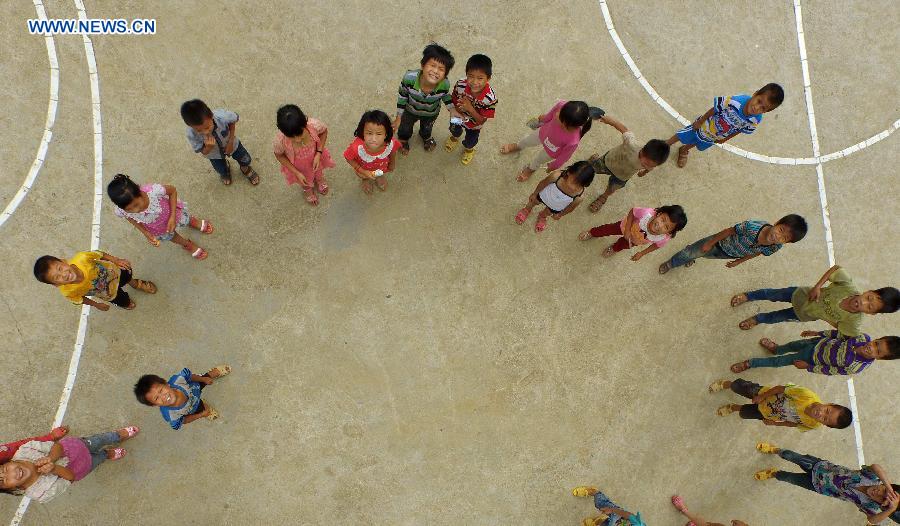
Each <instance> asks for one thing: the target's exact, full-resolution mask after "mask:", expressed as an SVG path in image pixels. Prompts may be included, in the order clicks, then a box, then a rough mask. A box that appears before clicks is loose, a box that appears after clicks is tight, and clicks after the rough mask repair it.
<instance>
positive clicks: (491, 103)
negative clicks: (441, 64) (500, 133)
mask: <svg viewBox="0 0 900 526" xmlns="http://www.w3.org/2000/svg"><path fill="white" fill-rule="evenodd" d="M463 97H465V98H467V99H469V102H471V103H472V106H475V111H477V112H478V114H479V115H481V116H482V117H484V118H485V119H493V118H494V113H495V111H496V107H497V96H496V95H495V94H494V90H493V88H491V85H490V83H488V84H485V85H484V89H483V90H481V94H480V95H475V94H473V93H472V90H470V89H469V81H467V80H466V79H459V80H457V81H456V84H455V85H454V86H453V92H452V93H451V95H450V98H451V100H452V101H453V105H454V106H456V108H457V109H459V107H460V106H459V101H460V99H462V98H463ZM463 126H465V127H466V128H468V129H470V130H480V129H481V127H482V126H484V123H481V124H480V125H479V124H476V123H475V121H474V120H472V119H466V120H465V121H463Z"/></svg>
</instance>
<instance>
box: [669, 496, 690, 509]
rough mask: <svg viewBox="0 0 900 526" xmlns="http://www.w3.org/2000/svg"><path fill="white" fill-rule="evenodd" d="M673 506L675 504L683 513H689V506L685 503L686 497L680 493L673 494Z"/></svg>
mask: <svg viewBox="0 0 900 526" xmlns="http://www.w3.org/2000/svg"><path fill="white" fill-rule="evenodd" d="M672 506H675V509H676V510H678V511H680V512H681V513H687V511H688V509H687V506H685V505H684V499H683V498H681V497H680V496H678V495H673V496H672Z"/></svg>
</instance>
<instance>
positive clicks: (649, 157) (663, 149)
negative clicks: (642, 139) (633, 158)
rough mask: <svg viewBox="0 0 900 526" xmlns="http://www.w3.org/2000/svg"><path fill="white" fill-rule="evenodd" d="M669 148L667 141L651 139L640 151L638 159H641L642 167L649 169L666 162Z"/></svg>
mask: <svg viewBox="0 0 900 526" xmlns="http://www.w3.org/2000/svg"><path fill="white" fill-rule="evenodd" d="M669 149H670V148H669V145H668V144H667V143H666V141H663V140H660V139H650V140H649V141H647V144H645V145H644V147H643V148H641V151H639V152H638V160H640V161H641V167H642V168H644V169H646V170H649V169H651V168H656V167H657V166H659V165H661V164H662V163H664V162H666V159H668V158H669Z"/></svg>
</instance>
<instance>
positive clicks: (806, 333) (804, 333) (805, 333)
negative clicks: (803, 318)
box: [800, 331, 819, 338]
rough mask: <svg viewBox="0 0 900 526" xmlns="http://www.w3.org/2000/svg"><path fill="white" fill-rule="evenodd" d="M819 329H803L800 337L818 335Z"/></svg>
mask: <svg viewBox="0 0 900 526" xmlns="http://www.w3.org/2000/svg"><path fill="white" fill-rule="evenodd" d="M818 335H819V331H803V332H801V333H800V337H801V338H812V337H813V336H818Z"/></svg>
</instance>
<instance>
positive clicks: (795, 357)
mask: <svg viewBox="0 0 900 526" xmlns="http://www.w3.org/2000/svg"><path fill="white" fill-rule="evenodd" d="M800 336H801V337H803V338H805V339H803V340H796V341H792V342H788V343H786V344H784V345H778V344H776V343H775V342H773V341H772V340H770V339H769V338H762V339H761V340H759V344H760V345H761V346H762V347H763V348H764V349H766V350H767V351H769V352H770V353H772V354H773V355H774V356H769V357H767V358H750V359H749V360H744V361H743V362H738V363H736V364H734V365H732V366H731V372H733V373H735V374H737V373H742V372H744V371H746V370H747V369H752V368H754V367H784V366H786V365H793V366H794V367H796V368H797V369H805V370H807V371H809V372H811V373H819V374H825V375H834V374H845V375H851V374H857V373H861V372H862V371H863V370H865V369H866V367H868V366H870V365H872V362H874V361H875V360H896V359H897V358H900V338H898V337H897V336H884V337H882V338H878V339H877V340H872V339H871V338H870V337H869V335H868V334H861V335H859V336H851V337H844V336H841V335H840V333H839V332H838V331H827V332H826V331H803V332H801V333H800Z"/></svg>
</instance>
